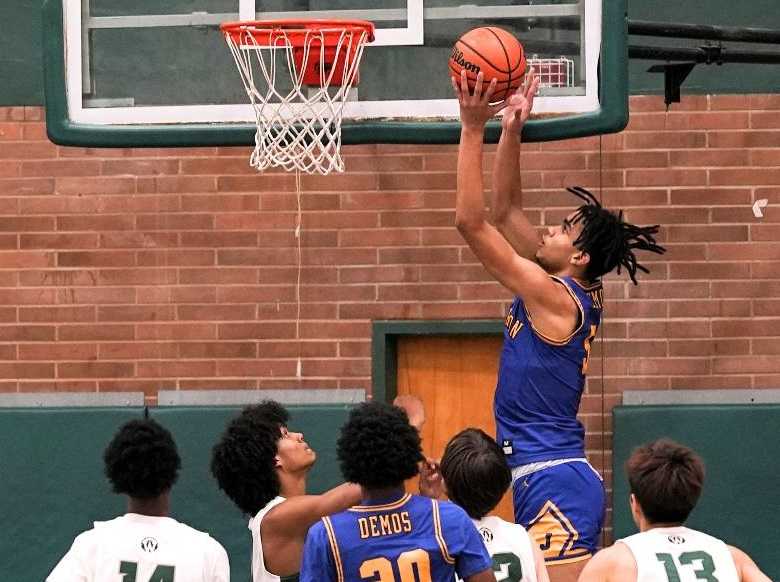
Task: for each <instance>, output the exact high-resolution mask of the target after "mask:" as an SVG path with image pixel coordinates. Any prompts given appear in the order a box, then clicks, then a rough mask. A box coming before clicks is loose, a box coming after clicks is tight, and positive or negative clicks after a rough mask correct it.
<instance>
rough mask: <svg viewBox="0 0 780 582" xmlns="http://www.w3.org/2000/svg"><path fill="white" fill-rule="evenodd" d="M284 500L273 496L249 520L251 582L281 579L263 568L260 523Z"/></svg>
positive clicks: (271, 581) (278, 581) (275, 581)
mask: <svg viewBox="0 0 780 582" xmlns="http://www.w3.org/2000/svg"><path fill="white" fill-rule="evenodd" d="M284 500H285V498H284V497H279V496H277V497H275V498H274V499H272V500H271V501H269V502H268V503H266V505H265V507H263V509H261V510H260V511H258V512H257V515H255V516H254V517H253V518H252V519H250V520H249V530H250V531H251V532H252V582H280V580H281V578H280V577H279V576H277V575H276V574H272V573H271V572H269V571H268V570H266V568H265V559H264V558H263V544H262V538H261V537H260V524H261V523H262V521H263V518H264V517H265V516H266V514H267V513H268V512H269V511H271V509H273V508H274V507H276V506H277V505H279V504H280V503H281V502H282V501H284Z"/></svg>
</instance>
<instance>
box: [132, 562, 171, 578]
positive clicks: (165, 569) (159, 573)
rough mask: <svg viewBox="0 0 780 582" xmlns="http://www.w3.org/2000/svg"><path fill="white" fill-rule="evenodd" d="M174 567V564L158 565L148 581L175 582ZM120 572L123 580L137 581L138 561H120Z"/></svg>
mask: <svg viewBox="0 0 780 582" xmlns="http://www.w3.org/2000/svg"><path fill="white" fill-rule="evenodd" d="M174 569H175V568H174V567H173V566H157V567H156V568H155V569H154V572H152V576H151V578H149V581H148V582H173V571H174ZM119 573H120V574H122V582H136V580H135V577H136V574H137V573H138V564H137V563H136V562H120V563H119Z"/></svg>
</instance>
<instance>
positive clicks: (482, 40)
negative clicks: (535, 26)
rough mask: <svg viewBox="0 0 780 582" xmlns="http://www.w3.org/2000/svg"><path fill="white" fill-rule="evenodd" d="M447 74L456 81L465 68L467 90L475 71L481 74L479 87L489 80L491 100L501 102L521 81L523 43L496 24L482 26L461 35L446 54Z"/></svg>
mask: <svg viewBox="0 0 780 582" xmlns="http://www.w3.org/2000/svg"><path fill="white" fill-rule="evenodd" d="M449 66H450V75H452V77H453V78H454V79H455V80H456V81H457V82H460V72H461V71H462V70H464V69H465V71H466V77H467V78H468V83H469V89H471V90H473V89H474V83H475V82H476V80H477V74H478V73H479V72H480V71H481V72H482V74H483V76H484V81H483V82H484V85H483V90H484V89H486V88H487V85H488V84H489V83H490V81H491V80H492V79H496V89H495V92H494V93H493V96H492V98H491V101H494V102H496V101H503V100H504V99H506V98H507V97H508V96H509V95H511V94H512V93H513V92H514V90H515V89H517V88H518V87H519V86H520V85H521V84H522V82H523V76H524V75H525V66H526V65H525V55H524V54H523V45H521V44H520V41H518V40H517V39H516V38H515V37H514V35H512V34H511V33H509V32H507V31H506V30H504V29H503V28H498V27H496V26H482V27H479V28H474V29H472V30H469V31H468V32H467V33H466V34H464V35H463V36H461V37H460V38H459V39H458V40H457V42H455V46H453V47H452V54H451V55H450V62H449Z"/></svg>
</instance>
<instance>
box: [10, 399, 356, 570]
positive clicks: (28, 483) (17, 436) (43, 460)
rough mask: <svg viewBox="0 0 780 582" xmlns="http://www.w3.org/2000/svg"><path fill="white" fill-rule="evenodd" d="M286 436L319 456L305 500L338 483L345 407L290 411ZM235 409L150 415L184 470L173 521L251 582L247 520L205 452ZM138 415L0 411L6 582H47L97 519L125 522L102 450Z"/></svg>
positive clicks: (120, 499) (105, 411)
mask: <svg viewBox="0 0 780 582" xmlns="http://www.w3.org/2000/svg"><path fill="white" fill-rule="evenodd" d="M287 408H288V410H289V411H290V414H291V420H290V428H291V429H292V430H295V431H302V432H303V433H304V436H305V438H306V440H307V441H308V442H309V444H310V445H311V446H312V448H313V449H314V450H315V451H317V457H318V459H317V464H316V465H315V467H314V469H312V472H311V476H310V479H309V491H310V492H312V493H319V492H322V491H324V490H325V489H327V488H329V487H332V486H334V485H336V484H338V483H339V482H340V474H339V469H338V463H337V461H336V438H337V435H338V430H339V428H340V427H341V425H342V424H343V423H344V421H345V420H346V418H347V415H348V413H349V410H350V407H349V406H348V405H316V406H315V405H309V406H303V405H301V406H288V407H287ZM240 410H241V407H213V408H211V407H170V408H164V409H163V408H152V409H150V416H151V417H152V418H154V419H155V420H157V421H158V422H160V423H161V424H162V425H164V426H165V427H167V428H168V429H169V430H170V431H171V432H172V433H173V435H174V438H175V440H176V443H177V445H178V447H179V452H180V455H181V457H182V470H181V474H180V477H179V481H178V483H177V484H176V485H175V486H174V488H173V494H172V517H174V518H175V519H178V520H180V521H183V522H185V523H187V524H189V525H191V526H193V527H195V528H197V529H200V530H204V531H207V532H209V533H210V534H211V535H212V536H213V537H214V538H215V539H217V540H218V541H219V542H220V543H221V544H222V545H223V546H225V549H227V551H228V553H229V554H230V564H231V579H233V580H249V579H250V577H251V575H250V564H251V558H250V548H251V535H250V533H249V530H248V529H247V520H246V518H245V517H244V516H242V515H241V514H240V512H239V511H238V510H237V509H236V508H235V507H234V506H233V504H232V502H230V500H228V499H227V497H226V496H225V495H224V494H223V493H222V492H221V491H219V489H218V488H217V484H216V481H215V480H214V478H213V477H212V476H211V473H210V472H209V461H210V458H211V448H212V446H213V445H214V442H215V441H216V439H217V438H218V437H219V435H220V434H221V432H222V431H223V430H224V427H225V425H226V423H227V422H228V420H229V419H230V418H232V417H234V416H235V415H236V414H238V412H239V411H240ZM142 417H143V409H142V408H56V409H45V408H35V409H32V408H26V409H20V408H16V409H0V439H1V440H2V443H3V446H2V448H1V449H2V452H0V467H1V468H2V492H3V495H2V499H3V502H2V503H3V504H2V512H3V513H2V515H3V517H4V519H5V523H6V526H5V532H4V535H2V536H0V556H2V560H3V566H2V568H1V570H2V573H3V574H2V579H3V580H14V581H15V582H28V581H29V582H40V581H41V580H44V579H45V578H46V576H47V575H48V574H49V572H50V571H51V569H52V568H53V567H54V565H55V564H56V563H57V561H58V560H59V559H60V557H61V556H62V555H63V554H64V553H65V552H66V551H67V550H68V548H70V545H71V543H72V542H73V538H74V537H75V536H76V535H78V534H79V533H80V532H82V531H84V530H86V529H89V528H91V527H92V522H93V521H96V520H98V521H99V520H105V519H111V518H113V517H115V516H117V515H120V514H122V513H124V511H125V500H124V498H123V497H122V496H119V495H115V494H114V493H112V492H111V488H110V485H109V484H108V482H107V480H106V478H105V476H104V475H103V460H102V455H103V450H104V449H105V447H106V445H107V444H108V442H109V440H110V439H111V437H112V436H113V434H114V433H115V431H116V430H117V428H118V427H119V426H120V425H121V424H123V423H124V422H126V421H128V420H130V419H133V418H142Z"/></svg>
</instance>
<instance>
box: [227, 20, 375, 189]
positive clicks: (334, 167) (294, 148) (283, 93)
mask: <svg viewBox="0 0 780 582" xmlns="http://www.w3.org/2000/svg"><path fill="white" fill-rule="evenodd" d="M368 39H369V31H368V29H366V28H360V27H349V26H338V25H335V24H328V25H327V27H320V28H316V29H310V28H305V27H296V28H293V27H290V26H282V25H279V26H273V25H269V24H268V23H265V24H264V25H263V27H260V26H259V25H258V24H253V23H245V24H242V25H241V26H240V27H239V28H238V29H234V30H232V31H226V32H225V40H226V41H227V44H228V46H229V47H230V51H231V52H232V54H233V58H234V59H235V61H236V65H237V66H238V71H239V73H240V74H241V80H242V81H243V83H244V88H245V89H246V92H247V95H248V96H249V100H250V101H251V103H252V106H253V108H254V110H255V116H256V121H257V133H256V134H255V148H254V151H253V152H252V156H251V158H250V160H249V163H250V165H251V166H252V167H254V168H255V169H257V170H258V171H263V170H265V169H266V168H268V167H282V168H284V169H285V170H287V171H293V170H299V171H301V172H306V173H309V174H315V173H318V174H323V175H324V174H330V173H331V172H343V171H344V162H343V160H342V158H341V119H342V112H343V108H344V103H345V102H346V100H347V97H348V96H349V91H350V88H351V87H352V86H353V84H354V83H355V82H356V80H357V78H358V67H359V65H360V59H361V57H362V54H363V48H364V47H365V43H366V41H367V40H368Z"/></svg>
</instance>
